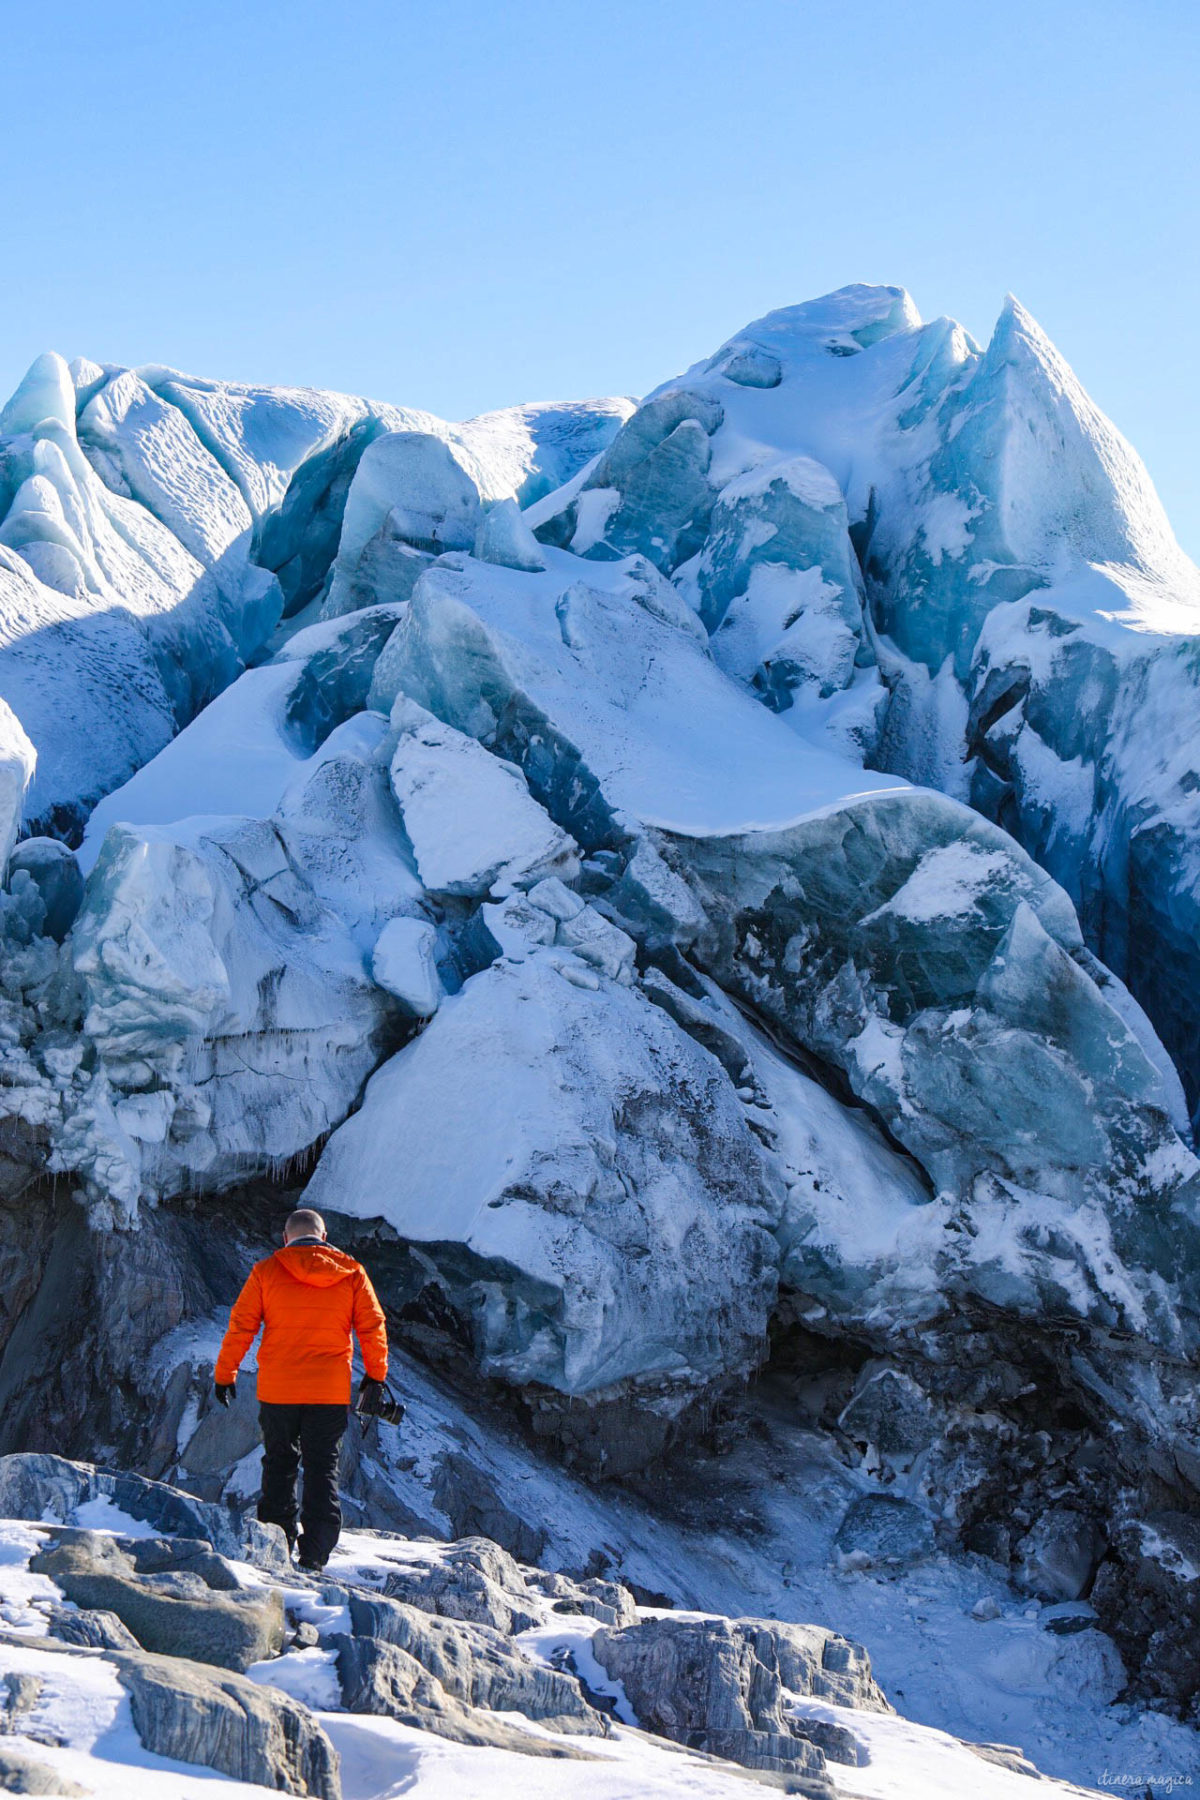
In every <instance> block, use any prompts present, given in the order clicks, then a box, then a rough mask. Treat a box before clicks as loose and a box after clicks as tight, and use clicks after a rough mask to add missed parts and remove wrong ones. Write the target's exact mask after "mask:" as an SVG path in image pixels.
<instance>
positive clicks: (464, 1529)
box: [433, 1450, 546, 1563]
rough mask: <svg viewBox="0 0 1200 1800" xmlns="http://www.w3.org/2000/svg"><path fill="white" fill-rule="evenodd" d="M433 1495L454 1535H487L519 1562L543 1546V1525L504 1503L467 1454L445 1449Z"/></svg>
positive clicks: (531, 1557) (527, 1560)
mask: <svg viewBox="0 0 1200 1800" xmlns="http://www.w3.org/2000/svg"><path fill="white" fill-rule="evenodd" d="M433 1498H434V1500H435V1501H436V1503H437V1505H438V1506H439V1507H440V1508H441V1509H442V1511H443V1512H444V1513H445V1515H446V1517H447V1518H448V1519H449V1521H450V1527H451V1530H452V1531H453V1532H454V1535H455V1536H456V1537H480V1538H491V1539H492V1540H493V1542H495V1543H497V1544H499V1546H500V1547H501V1549H503V1550H507V1551H508V1553H509V1555H510V1556H515V1557H516V1558H517V1559H518V1561H520V1562H523V1563H532V1562H536V1561H537V1559H538V1557H539V1556H540V1555H541V1554H542V1551H543V1550H544V1549H545V1547H546V1532H545V1528H544V1526H541V1525H533V1524H530V1522H529V1521H528V1520H526V1519H523V1518H521V1516H520V1515H519V1514H518V1513H515V1512H513V1510H512V1508H511V1507H509V1506H505V1504H504V1502H503V1501H502V1500H501V1499H500V1496H499V1495H498V1494H497V1493H496V1490H495V1486H494V1484H493V1483H492V1482H490V1481H488V1479H487V1477H486V1476H485V1475H484V1474H483V1473H482V1472H481V1471H480V1469H479V1468H478V1467H477V1465H476V1464H475V1463H473V1462H472V1461H471V1459H470V1457H469V1456H464V1455H462V1453H461V1452H460V1451H456V1450H447V1451H446V1452H445V1454H444V1455H443V1456H442V1458H441V1460H440V1462H439V1465H438V1472H437V1477H436V1479H435V1481H434V1485H433Z"/></svg>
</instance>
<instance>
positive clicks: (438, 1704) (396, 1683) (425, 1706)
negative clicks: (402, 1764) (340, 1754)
mask: <svg viewBox="0 0 1200 1800" xmlns="http://www.w3.org/2000/svg"><path fill="white" fill-rule="evenodd" d="M327 1641H328V1643H329V1645H330V1647H331V1648H332V1649H334V1650H336V1652H337V1668H338V1680H339V1681H340V1683H341V1688H342V1703H343V1705H344V1706H345V1707H346V1708H347V1710H348V1711H350V1712H356V1713H382V1714H383V1715H384V1716H385V1717H386V1718H389V1719H398V1720H399V1721H400V1723H401V1724H402V1725H413V1726H415V1727H416V1728H417V1729H418V1730H421V1731H435V1732H436V1733H437V1734H438V1736H439V1737H445V1738H450V1739H451V1740H452V1741H453V1742H454V1743H456V1744H479V1745H488V1746H491V1747H492V1748H493V1749H498V1750H518V1751H520V1752H522V1753H523V1754H524V1755H526V1756H560V1757H562V1756H565V1757H572V1758H575V1759H577V1760H579V1761H582V1762H592V1761H594V1760H595V1759H594V1758H593V1757H591V1756H589V1755H588V1753H587V1752H586V1751H583V1750H578V1749H576V1748H575V1746H574V1745H573V1744H558V1743H554V1742H553V1741H548V1740H547V1739H546V1738H542V1737H535V1736H534V1735H533V1733H532V1732H526V1731H522V1730H520V1728H519V1727H517V1726H511V1725H505V1724H503V1723H502V1722H501V1721H499V1720H495V1719H489V1718H488V1717H487V1716H486V1715H485V1714H483V1713H478V1712H475V1711H474V1710H473V1709H472V1708H471V1707H469V1706H465V1705H464V1704H463V1702H462V1701H461V1700H458V1699H455V1698H454V1697H453V1696H452V1695H450V1694H448V1693H447V1692H446V1690H445V1688H444V1687H443V1686H442V1683H441V1682H440V1681H439V1680H438V1679H437V1678H436V1676H433V1675H431V1674H429V1673H428V1672H427V1670H426V1669H424V1668H423V1667H422V1665H421V1664H420V1663H419V1662H417V1660H416V1659H415V1657H412V1656H410V1655H409V1654H408V1652H407V1651H405V1650H400V1649H398V1648H396V1646H395V1645H393V1644H385V1643H383V1642H381V1641H380V1639H378V1638H370V1637H346V1636H345V1635H340V1636H338V1635H335V1636H333V1637H331V1638H329V1639H328V1640H327ZM572 1729H578V1726H573V1727H572Z"/></svg>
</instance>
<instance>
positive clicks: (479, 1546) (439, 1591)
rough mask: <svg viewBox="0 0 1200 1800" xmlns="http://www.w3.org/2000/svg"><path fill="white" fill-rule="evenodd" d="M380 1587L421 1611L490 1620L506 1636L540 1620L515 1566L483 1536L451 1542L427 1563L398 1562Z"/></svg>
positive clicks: (474, 1621) (477, 1621)
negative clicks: (455, 1542)
mask: <svg viewBox="0 0 1200 1800" xmlns="http://www.w3.org/2000/svg"><path fill="white" fill-rule="evenodd" d="M383 1591H384V1593H385V1594H387V1595H390V1596H391V1597H392V1598H393V1599H396V1600H404V1601H407V1602H408V1603H409V1605H411V1606H415V1607H418V1608H419V1609H420V1610H421V1611H422V1612H431V1613H439V1614H441V1616H442V1617H443V1618H447V1619H466V1620H468V1621H470V1622H471V1623H472V1624H475V1625H490V1626H492V1627H493V1629H494V1630H496V1631H499V1632H502V1633H503V1634H504V1635H505V1636H506V1637H509V1636H511V1635H512V1633H513V1632H514V1631H527V1630H528V1629H529V1628H530V1626H532V1625H537V1624H540V1622H541V1620H540V1615H539V1611H538V1608H537V1607H536V1605H535V1604H534V1603H533V1601H532V1600H531V1596H530V1594H529V1591H528V1589H527V1588H526V1586H525V1581H524V1578H523V1577H522V1575H521V1571H520V1569H519V1568H518V1567H517V1565H516V1563H515V1562H514V1561H513V1559H512V1557H511V1556H509V1555H507V1554H506V1552H505V1551H503V1550H501V1548H500V1546H499V1545H498V1544H492V1543H489V1542H488V1540H487V1539H486V1538H466V1539H464V1540H463V1541H462V1542H461V1543H457V1544H451V1545H449V1546H448V1548H446V1549H445V1550H443V1551H440V1552H439V1553H438V1554H437V1555H436V1556H435V1557H431V1558H430V1560H429V1562H427V1563H419V1562H405V1563H398V1564H397V1565H396V1566H395V1567H394V1568H393V1569H392V1570H390V1571H389V1574H388V1577H387V1580H386V1581H385V1583H384V1587H383Z"/></svg>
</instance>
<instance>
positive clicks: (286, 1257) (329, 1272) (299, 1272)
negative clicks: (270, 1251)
mask: <svg viewBox="0 0 1200 1800" xmlns="http://www.w3.org/2000/svg"><path fill="white" fill-rule="evenodd" d="M274 1260H275V1261H276V1262H278V1263H282V1264H283V1266H284V1268H285V1269H286V1270H287V1272H288V1274H289V1275H293V1276H295V1278H296V1280H297V1281H303V1282H304V1283H305V1284H306V1286H308V1287H321V1288H324V1287H336V1285H337V1283H338V1282H339V1281H345V1280H346V1277H347V1276H348V1275H353V1273H354V1271H355V1269H357V1267H358V1264H357V1263H356V1262H355V1260H354V1258H353V1257H352V1256H347V1255H346V1252H345V1251H344V1250H335V1249H334V1247H333V1245H332V1244H287V1245H285V1246H284V1248H283V1249H282V1250H277V1251H276V1252H275V1258H274Z"/></svg>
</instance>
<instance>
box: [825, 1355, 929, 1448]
mask: <svg viewBox="0 0 1200 1800" xmlns="http://www.w3.org/2000/svg"><path fill="white" fill-rule="evenodd" d="M838 1424H839V1425H840V1426H841V1428H842V1430H843V1431H844V1432H846V1433H847V1434H848V1436H850V1437H852V1438H854V1439H856V1440H857V1441H858V1442H859V1443H862V1444H873V1445H874V1446H875V1448H876V1450H880V1451H882V1452H883V1454H884V1455H885V1456H888V1455H898V1456H912V1455H915V1454H916V1452H917V1451H918V1450H923V1449H924V1448H925V1447H926V1445H927V1444H929V1443H930V1442H931V1441H932V1439H933V1436H934V1434H935V1431H936V1429H937V1425H936V1421H935V1419H934V1416H933V1411H932V1408H931V1407H930V1404H929V1398H928V1395H926V1394H925V1393H924V1392H923V1391H922V1389H921V1388H920V1387H918V1385H917V1383H916V1382H915V1381H914V1380H913V1379H912V1377H911V1376H910V1375H905V1374H904V1373H903V1372H902V1371H901V1370H899V1369H890V1368H882V1369H875V1370H873V1371H872V1372H870V1373H867V1374H866V1375H865V1378H864V1379H860V1381H859V1383H858V1386H857V1387H856V1388H855V1390H854V1394H853V1396H852V1397H851V1399H850V1401H849V1402H848V1404H847V1405H846V1406H845V1407H844V1408H843V1410H842V1413H841V1416H840V1418H839V1419H838Z"/></svg>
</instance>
